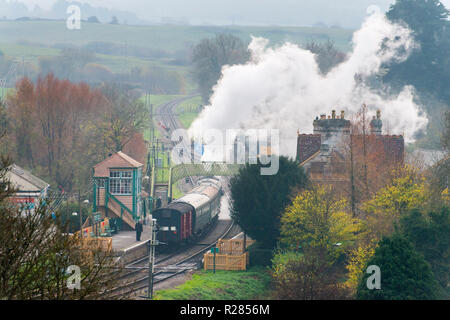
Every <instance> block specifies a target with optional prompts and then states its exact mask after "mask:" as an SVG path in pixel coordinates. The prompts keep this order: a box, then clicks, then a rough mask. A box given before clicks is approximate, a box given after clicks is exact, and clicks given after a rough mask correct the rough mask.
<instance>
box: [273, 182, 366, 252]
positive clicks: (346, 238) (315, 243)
mask: <svg viewBox="0 0 450 320" xmlns="http://www.w3.org/2000/svg"><path fill="white" fill-rule="evenodd" d="M346 207H347V203H346V201H345V200H342V199H338V198H336V197H335V196H334V194H333V192H332V190H331V188H329V187H317V188H313V189H311V190H305V191H304V192H302V193H300V194H299V195H298V196H297V197H296V198H295V199H294V200H293V202H292V204H291V205H290V206H289V207H287V208H286V210H285V211H284V213H283V215H282V217H281V237H280V243H281V244H282V245H285V246H287V247H288V248H289V249H291V250H292V249H294V250H295V249H297V248H298V246H299V245H301V246H302V248H304V247H313V248H315V247H317V248H322V249H325V250H327V251H328V254H329V255H330V256H333V257H335V258H336V259H337V258H338V257H339V256H340V254H342V252H343V251H344V249H345V248H347V247H349V246H351V245H352V244H353V242H354V241H355V240H356V239H357V236H356V234H357V233H359V232H360V231H361V222H360V221H359V220H358V219H356V218H352V215H351V213H349V212H347V211H346ZM337 244H338V245H337Z"/></svg>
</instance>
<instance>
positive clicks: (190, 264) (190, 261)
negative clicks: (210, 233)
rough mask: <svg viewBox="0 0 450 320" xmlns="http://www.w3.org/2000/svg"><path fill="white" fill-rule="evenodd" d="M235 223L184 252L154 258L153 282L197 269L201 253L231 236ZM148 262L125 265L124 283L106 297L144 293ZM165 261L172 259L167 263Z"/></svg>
mask: <svg viewBox="0 0 450 320" xmlns="http://www.w3.org/2000/svg"><path fill="white" fill-rule="evenodd" d="M236 232H237V230H236V225H235V224H234V222H232V221H231V220H230V223H229V224H228V225H227V227H226V229H225V231H224V232H223V233H221V234H220V236H218V237H217V238H216V239H214V241H212V242H210V243H207V244H203V243H197V244H193V245H192V246H191V250H188V252H184V253H180V252H177V253H173V254H168V255H164V256H162V257H161V256H160V257H159V258H157V259H156V263H155V266H154V268H155V272H154V274H153V283H154V284H157V283H161V282H163V281H166V280H168V279H170V278H173V277H175V276H177V275H179V274H183V273H185V272H187V271H190V270H194V269H197V268H198V266H199V263H200V262H201V257H202V256H203V254H204V253H205V252H206V251H208V250H209V249H210V248H212V247H213V246H214V245H215V244H216V243H217V240H218V239H220V238H227V237H228V236H233V235H234V233H236ZM198 246H200V247H201V249H194V247H198ZM145 261H147V262H148V257H145V258H142V259H139V260H136V261H134V262H132V263H131V264H129V265H128V266H126V267H125V269H126V270H130V271H128V272H127V273H126V274H124V275H122V278H121V280H122V281H124V282H125V283H124V284H123V285H121V286H118V287H116V288H114V289H112V290H111V291H110V292H109V293H110V295H109V296H108V299H126V298H129V297H130V296H131V295H132V294H133V293H140V294H138V295H137V296H142V295H144V292H142V291H143V290H145V289H148V281H149V275H148V264H145V265H142V264H144V263H145ZM167 261H173V262H169V263H167Z"/></svg>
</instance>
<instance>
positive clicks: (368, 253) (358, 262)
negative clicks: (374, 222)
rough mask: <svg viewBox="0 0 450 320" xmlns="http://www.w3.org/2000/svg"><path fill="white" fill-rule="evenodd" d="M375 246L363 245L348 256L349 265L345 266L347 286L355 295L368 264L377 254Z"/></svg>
mask: <svg viewBox="0 0 450 320" xmlns="http://www.w3.org/2000/svg"><path fill="white" fill-rule="evenodd" d="M375 246H376V244H375V243H373V242H369V243H367V244H365V243H361V244H359V245H358V247H356V248H354V249H352V250H350V252H349V254H348V263H347V265H346V266H345V267H346V269H347V271H348V279H347V281H346V285H347V287H348V288H349V289H350V291H351V292H352V293H353V294H354V293H356V288H357V287H358V284H359V282H360V281H361V278H362V277H363V275H364V272H365V271H366V269H367V262H368V261H369V259H371V258H372V257H373V255H374V254H375Z"/></svg>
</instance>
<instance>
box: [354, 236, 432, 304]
mask: <svg viewBox="0 0 450 320" xmlns="http://www.w3.org/2000/svg"><path fill="white" fill-rule="evenodd" d="M367 265H368V266H370V265H376V266H378V267H379V268H380V271H381V289H373V290H370V289H368V288H367V279H368V277H369V276H370V274H367V273H365V274H364V276H363V277H362V278H361V281H360V282H359V285H358V290H357V294H356V298H357V299H363V300H416V299H418V300H428V299H436V298H437V296H436V291H435V290H436V285H437V284H436V280H435V279H434V276H433V272H432V271H431V268H430V266H429V264H428V263H427V262H426V261H425V259H424V258H423V256H422V255H421V254H419V253H418V252H417V251H415V250H414V248H413V246H412V244H411V243H410V242H409V241H408V240H406V239H405V238H404V237H403V236H401V235H399V234H394V235H392V236H391V237H386V238H383V239H382V240H381V241H380V243H379V246H378V248H376V249H375V254H374V256H373V257H372V258H371V259H370V260H369V261H368V263H367Z"/></svg>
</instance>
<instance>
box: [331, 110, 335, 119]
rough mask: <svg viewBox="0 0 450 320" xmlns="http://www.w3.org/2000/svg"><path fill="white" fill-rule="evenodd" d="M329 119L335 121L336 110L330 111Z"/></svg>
mask: <svg viewBox="0 0 450 320" xmlns="http://www.w3.org/2000/svg"><path fill="white" fill-rule="evenodd" d="M331 117H332V118H333V119H336V110H332V111H331Z"/></svg>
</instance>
